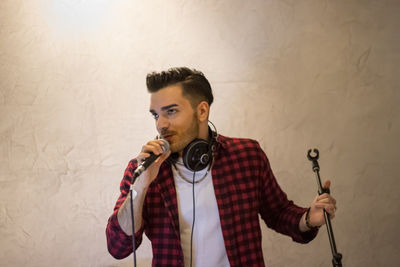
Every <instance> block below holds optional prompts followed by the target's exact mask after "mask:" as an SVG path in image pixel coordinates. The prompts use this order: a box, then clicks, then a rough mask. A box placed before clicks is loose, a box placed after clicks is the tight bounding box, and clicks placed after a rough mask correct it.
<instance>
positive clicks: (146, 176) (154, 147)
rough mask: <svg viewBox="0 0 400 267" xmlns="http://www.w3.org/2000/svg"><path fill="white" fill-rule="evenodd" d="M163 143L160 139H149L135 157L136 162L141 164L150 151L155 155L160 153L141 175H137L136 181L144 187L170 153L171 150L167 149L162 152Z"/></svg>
mask: <svg viewBox="0 0 400 267" xmlns="http://www.w3.org/2000/svg"><path fill="white" fill-rule="evenodd" d="M163 144H164V143H163V141H161V140H157V139H156V140H151V141H149V142H147V143H146V144H145V145H144V146H143V147H142V151H140V153H139V155H138V156H137V157H136V159H137V161H138V164H141V163H142V162H143V161H144V160H145V159H146V158H148V157H149V156H150V153H153V154H155V155H160V154H162V155H161V156H160V157H159V158H157V160H156V161H155V162H153V164H151V165H150V166H149V167H148V168H147V169H146V170H145V171H144V172H143V173H142V174H141V176H139V177H138V179H137V183H140V184H141V185H142V186H143V187H144V188H147V187H148V186H149V185H150V184H151V182H153V181H154V179H156V177H157V174H158V171H159V170H160V166H161V163H163V162H164V160H166V159H167V158H168V157H169V155H170V154H171V151H167V152H165V153H164V150H163V148H162V145H163ZM163 153H164V154H163Z"/></svg>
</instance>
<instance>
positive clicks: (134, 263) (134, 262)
mask: <svg viewBox="0 0 400 267" xmlns="http://www.w3.org/2000/svg"><path fill="white" fill-rule="evenodd" d="M132 191H133V190H132V188H131V190H130V195H131V219H132V250H133V266H134V267H136V244H135V243H136V242H135V216H134V215H133V197H132Z"/></svg>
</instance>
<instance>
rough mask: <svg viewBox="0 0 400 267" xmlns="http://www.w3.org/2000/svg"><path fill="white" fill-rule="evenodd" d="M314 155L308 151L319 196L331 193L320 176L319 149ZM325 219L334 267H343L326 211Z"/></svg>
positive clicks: (315, 150)
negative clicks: (323, 186) (324, 186)
mask: <svg viewBox="0 0 400 267" xmlns="http://www.w3.org/2000/svg"><path fill="white" fill-rule="evenodd" d="M314 153H315V156H311V149H310V150H308V153H307V158H308V160H310V161H311V162H312V170H313V171H314V172H315V175H316V178H317V184H318V194H319V195H322V194H323V193H328V194H329V193H330V190H329V188H322V184H321V178H320V176H319V164H318V159H319V151H318V149H315V148H314ZM324 218H325V224H326V229H327V231H328V236H329V242H330V244H331V250H332V256H333V258H332V265H333V267H342V254H340V253H338V252H337V250H336V243H335V238H334V236H333V230H332V224H331V219H330V218H329V214H328V213H327V212H326V211H325V210H324Z"/></svg>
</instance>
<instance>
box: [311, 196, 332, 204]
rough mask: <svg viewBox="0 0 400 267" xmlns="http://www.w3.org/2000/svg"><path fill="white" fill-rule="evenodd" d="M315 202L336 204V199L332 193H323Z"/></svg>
mask: <svg viewBox="0 0 400 267" xmlns="http://www.w3.org/2000/svg"><path fill="white" fill-rule="evenodd" d="M315 202H322V203H333V204H336V199H334V198H333V197H332V196H331V195H328V194H322V195H320V196H318V197H317V198H316V201H315Z"/></svg>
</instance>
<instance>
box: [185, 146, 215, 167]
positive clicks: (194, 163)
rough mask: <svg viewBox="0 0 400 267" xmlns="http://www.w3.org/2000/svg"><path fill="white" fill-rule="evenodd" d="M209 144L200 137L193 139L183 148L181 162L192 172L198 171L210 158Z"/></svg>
mask: <svg viewBox="0 0 400 267" xmlns="http://www.w3.org/2000/svg"><path fill="white" fill-rule="evenodd" d="M209 146H210V144H209V143H208V142H207V141H205V140H202V139H195V140H193V141H192V142H191V143H190V144H189V145H187V146H186V147H185V149H184V150H183V156H182V159H183V164H184V165H185V167H186V168H188V169H189V170H191V171H192V172H197V171H200V170H202V169H204V168H206V167H207V165H208V163H209V162H210V160H211V157H210V151H209Z"/></svg>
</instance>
